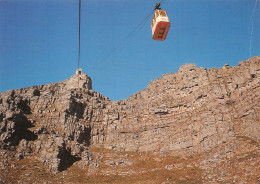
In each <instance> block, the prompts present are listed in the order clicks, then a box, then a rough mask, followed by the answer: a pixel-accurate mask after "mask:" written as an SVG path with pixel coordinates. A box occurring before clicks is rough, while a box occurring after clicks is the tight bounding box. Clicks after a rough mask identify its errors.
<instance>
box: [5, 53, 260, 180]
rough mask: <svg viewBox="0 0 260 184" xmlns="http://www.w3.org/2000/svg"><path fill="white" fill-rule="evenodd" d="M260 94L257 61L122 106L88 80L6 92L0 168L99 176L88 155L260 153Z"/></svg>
mask: <svg viewBox="0 0 260 184" xmlns="http://www.w3.org/2000/svg"><path fill="white" fill-rule="evenodd" d="M259 87H260V57H259V56H258V57H253V58H251V59H249V60H247V61H242V62H240V63H239V64H238V66H236V67H230V66H228V64H226V65H225V66H224V67H222V68H220V69H217V68H213V69H205V68H202V67H200V68H197V67H196V65H195V64H185V65H183V66H181V67H180V69H179V71H178V72H177V73H169V74H166V75H163V76H162V78H159V79H156V80H153V81H152V82H151V83H150V84H149V85H148V86H147V88H146V89H144V90H142V91H140V92H137V93H136V94H134V95H132V96H130V97H129V98H128V99H126V100H120V101H110V100H109V99H108V98H107V97H105V96H103V95H102V94H100V93H98V92H95V91H94V90H93V89H92V81H91V79H90V77H89V76H87V75H85V74H81V75H79V74H75V75H74V76H72V77H71V78H70V79H67V80H65V81H62V82H59V83H52V84H47V85H41V86H32V87H28V88H21V89H16V90H11V91H6V92H4V93H1V94H0V151H1V152H0V158H1V163H0V168H2V169H4V168H7V167H9V166H10V163H9V162H10V160H17V159H18V160H21V159H25V158H30V159H35V160H37V161H38V162H40V163H42V164H43V165H44V166H46V167H47V168H48V169H49V170H50V171H52V172H54V173H58V172H60V171H64V170H66V169H68V168H70V167H71V166H72V165H77V166H78V167H79V168H89V169H88V170H89V172H96V170H98V168H99V162H100V160H102V157H101V158H100V157H99V155H100V154H99V153H98V154H94V153H93V152H91V149H89V148H90V147H95V148H99V149H106V150H114V151H120V152H126V151H128V152H129V151H130V152H137V153H144V152H150V153H154V154H157V153H158V154H166V155H175V156H178V155H179V156H180V155H182V156H194V155H199V154H203V153H207V152H211V151H212V150H221V151H222V152H223V154H228V153H230V152H235V150H237V149H238V147H239V145H237V144H236V143H235V140H236V139H238V138H241V137H242V138H247V140H249V139H250V140H254V141H255V142H254V143H255V144H254V145H252V146H251V147H248V148H246V145H245V149H248V151H254V150H257V148H258V141H259V138H260V133H259V132H260V123H259V122H260V121H259V120H260V113H259V112H260V98H259V93H260V90H259ZM222 152H221V153H222ZM257 155H258V156H257V158H259V152H257ZM204 161H205V160H204ZM120 163H121V164H122V162H120ZM120 163H119V162H112V163H111V162H110V163H109V164H108V165H112V166H116V165H120ZM254 163H255V162H254ZM257 163H259V160H258V162H257ZM123 164H125V165H127V164H130V165H131V162H127V161H125V162H123ZM199 165H200V166H199V167H200V168H203V169H208V168H207V167H206V166H205V164H204V163H203V162H200V164H199ZM169 167H170V168H171V166H169ZM0 179H1V175H0ZM2 180H3V178H2Z"/></svg>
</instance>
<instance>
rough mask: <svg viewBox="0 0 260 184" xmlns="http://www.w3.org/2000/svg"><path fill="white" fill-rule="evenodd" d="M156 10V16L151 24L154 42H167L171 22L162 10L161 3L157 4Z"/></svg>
mask: <svg viewBox="0 0 260 184" xmlns="http://www.w3.org/2000/svg"><path fill="white" fill-rule="evenodd" d="M154 10H156V11H155V12H154V16H153V20H152V23H151V28H152V34H153V39H154V40H159V41H163V40H165V38H166V36H167V33H168V30H169V28H170V21H169V18H168V16H167V13H166V11H165V10H161V8H160V3H157V4H156V6H155V8H154Z"/></svg>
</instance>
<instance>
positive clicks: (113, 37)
mask: <svg viewBox="0 0 260 184" xmlns="http://www.w3.org/2000/svg"><path fill="white" fill-rule="evenodd" d="M156 2H157V1H156V0H82V9H81V10H82V15H81V63H80V67H81V68H83V72H84V73H87V74H88V75H89V76H90V77H91V78H92V81H93V89H94V90H96V91H98V92H100V93H102V94H103V95H105V96H108V97H109V98H110V99H111V100H119V99H125V98H127V97H129V96H130V95H132V94H134V93H136V92H137V91H140V90H142V89H145V88H146V86H147V85H148V83H149V82H150V81H151V80H153V79H156V78H159V77H161V75H162V74H166V73H169V72H172V73H174V72H177V71H178V68H179V67H180V66H181V65H183V64H184V63H195V64H196V65H197V66H198V67H205V68H213V67H217V68H219V67H222V66H223V65H224V64H225V63H229V64H230V65H231V66H235V65H237V64H238V62H239V61H242V60H246V59H248V58H249V47H250V46H249V43H250V34H251V16H252V11H253V8H254V5H255V0H165V1H163V4H162V9H164V10H166V11H167V13H168V16H169V19H170V21H171V27H170V30H169V32H168V36H167V38H166V40H165V41H163V42H161V41H154V40H152V33H151V27H150V24H151V20H152V17H150V18H149V20H148V21H147V22H146V23H145V24H144V25H143V27H142V28H141V29H140V30H138V31H136V32H135V33H134V34H133V35H132V36H131V37H130V39H128V40H127V41H126V42H124V44H123V45H122V46H121V47H120V48H119V49H118V50H116V51H115V52H113V53H112V54H110V55H109V57H107V55H108V54H109V53H110V52H111V51H112V50H113V49H114V48H115V47H117V45H118V44H119V43H121V42H122V40H124V39H125V37H126V36H127V35H128V34H129V33H130V32H131V31H132V30H133V29H134V28H135V27H136V26H137V25H138V24H139V23H140V22H141V21H142V20H143V19H144V18H145V17H146V16H147V15H148V14H149V13H150V12H151V11H152V10H153V7H154V5H155V3H156ZM253 20H254V33H253V37H252V38H253V39H252V56H257V55H260V34H259V33H260V2H257V6H256V9H255V13H254V16H253ZM77 56H78V1H77V0H0V92H4V91H6V90H9V89H16V88H21V87H29V86H32V85H41V84H46V83H51V82H58V81H62V80H65V79H67V78H69V77H71V76H72V75H73V74H74V73H75V70H76V69H77Z"/></svg>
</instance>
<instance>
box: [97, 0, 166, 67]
mask: <svg viewBox="0 0 260 184" xmlns="http://www.w3.org/2000/svg"><path fill="white" fill-rule="evenodd" d="M163 1H164V0H161V1H160V2H159V3H160V4H161V3H162V2H163ZM153 12H154V10H152V11H151V12H150V13H149V14H148V15H147V16H146V17H145V18H144V19H143V20H142V21H141V22H140V23H139V24H138V25H137V26H136V27H135V28H134V29H133V30H132V31H131V32H130V33H128V35H127V36H126V37H125V38H124V39H123V40H122V41H121V42H120V43H119V44H118V45H116V46H115V47H114V48H113V49H112V50H111V51H110V52H109V53H108V54H107V55H106V56H105V57H103V59H102V60H104V59H106V58H109V57H110V56H111V55H112V54H114V53H115V52H116V51H118V50H119V49H120V48H121V47H122V46H123V45H124V43H125V42H126V41H127V40H128V39H129V38H131V36H132V35H133V34H134V33H135V32H136V31H139V30H140V29H141V28H142V26H143V25H144V24H145V23H146V22H147V21H148V20H149V18H150V17H151V15H152V14H153ZM102 60H99V61H98V63H99V62H101V61H102Z"/></svg>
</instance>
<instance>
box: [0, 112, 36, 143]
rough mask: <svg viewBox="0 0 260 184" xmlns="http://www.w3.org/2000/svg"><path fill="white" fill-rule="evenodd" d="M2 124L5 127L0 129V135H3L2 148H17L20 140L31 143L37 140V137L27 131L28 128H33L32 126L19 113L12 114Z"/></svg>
mask: <svg viewBox="0 0 260 184" xmlns="http://www.w3.org/2000/svg"><path fill="white" fill-rule="evenodd" d="M3 123H4V124H5V127H3V128H2V129H1V131H0V134H2V135H3V140H2V141H3V143H4V148H8V147H9V146H17V145H18V144H19V142H20V140H22V139H25V140H28V141H33V140H36V139H37V138H38V136H37V135H35V134H34V133H33V132H31V131H30V130H28V128H31V127H33V124H32V123H31V121H29V120H28V119H27V117H26V116H24V115H23V114H21V113H20V114H14V115H13V116H12V117H11V118H9V119H8V120H6V121H5V122H3Z"/></svg>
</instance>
